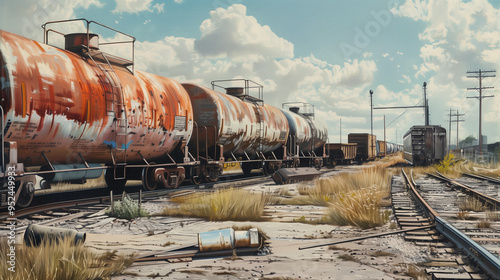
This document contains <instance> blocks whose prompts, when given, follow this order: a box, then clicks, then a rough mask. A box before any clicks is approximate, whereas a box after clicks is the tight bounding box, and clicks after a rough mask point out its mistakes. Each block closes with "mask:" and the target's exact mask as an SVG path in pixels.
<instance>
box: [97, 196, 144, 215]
mask: <svg viewBox="0 0 500 280" xmlns="http://www.w3.org/2000/svg"><path fill="white" fill-rule="evenodd" d="M106 215H109V216H113V217H117V218H120V219H127V220H133V219H135V218H138V217H147V216H149V214H148V212H146V210H144V209H139V202H138V201H137V200H134V199H132V198H130V196H129V195H125V196H124V197H123V200H122V201H114V202H113V212H111V209H110V210H108V211H106Z"/></svg>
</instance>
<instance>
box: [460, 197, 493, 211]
mask: <svg viewBox="0 0 500 280" xmlns="http://www.w3.org/2000/svg"><path fill="white" fill-rule="evenodd" d="M458 209H459V210H460V211H474V212H483V211H486V210H487V207H486V206H485V205H484V203H482V202H481V201H480V200H479V199H476V198H470V197H467V198H466V199H465V200H462V201H459V203H458Z"/></svg>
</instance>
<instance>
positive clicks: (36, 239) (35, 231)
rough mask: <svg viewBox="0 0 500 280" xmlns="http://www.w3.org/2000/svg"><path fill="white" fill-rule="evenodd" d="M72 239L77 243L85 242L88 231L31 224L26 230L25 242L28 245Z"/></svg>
mask: <svg viewBox="0 0 500 280" xmlns="http://www.w3.org/2000/svg"><path fill="white" fill-rule="evenodd" d="M66 238H67V239H69V240H72V242H71V243H73V244H74V245H77V244H78V243H83V242H85V239H86V238H87V234H86V233H82V232H78V231H76V230H75V229H67V228H56V227H48V226H41V225H35V224H31V225H29V226H28V227H27V228H26V231H25V232H24V242H25V243H26V245H27V246H39V245H40V244H43V242H59V241H60V240H62V239H66Z"/></svg>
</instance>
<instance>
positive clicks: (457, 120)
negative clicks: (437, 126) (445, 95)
mask: <svg viewBox="0 0 500 280" xmlns="http://www.w3.org/2000/svg"><path fill="white" fill-rule="evenodd" d="M450 112H451V109H450ZM452 116H453V117H457V119H456V120H451V117H452ZM461 116H465V114H459V113H458V110H457V113H456V114H453V115H452V114H451V113H450V122H456V123H457V151H458V123H459V122H464V121H465V120H460V119H459V117H461ZM450 127H451V126H450ZM450 138H451V134H450Z"/></svg>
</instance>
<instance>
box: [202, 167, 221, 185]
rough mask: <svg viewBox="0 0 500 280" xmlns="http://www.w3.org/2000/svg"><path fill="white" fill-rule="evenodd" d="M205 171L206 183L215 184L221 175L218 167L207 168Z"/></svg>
mask: <svg viewBox="0 0 500 280" xmlns="http://www.w3.org/2000/svg"><path fill="white" fill-rule="evenodd" d="M207 171H208V173H207V176H205V179H206V180H207V182H217V180H219V176H220V175H221V168H220V166H219V165H211V166H208V167H207Z"/></svg>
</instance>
